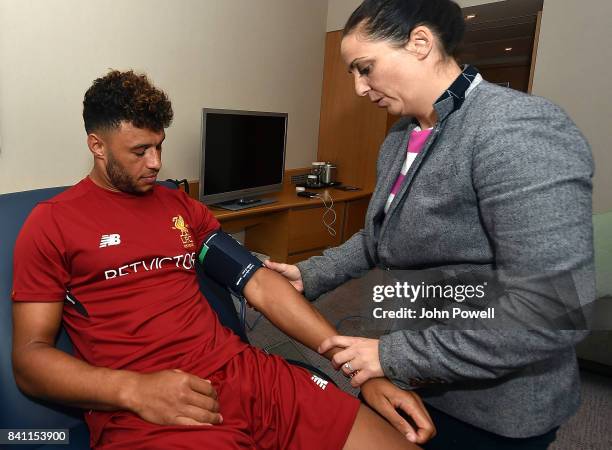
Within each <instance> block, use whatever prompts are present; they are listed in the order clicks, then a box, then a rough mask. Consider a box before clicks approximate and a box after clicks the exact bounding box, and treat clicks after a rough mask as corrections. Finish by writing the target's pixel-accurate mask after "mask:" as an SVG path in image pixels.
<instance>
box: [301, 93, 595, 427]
mask: <svg viewBox="0 0 612 450" xmlns="http://www.w3.org/2000/svg"><path fill="white" fill-rule="evenodd" d="M434 107H435V109H436V111H437V113H438V118H439V120H438V123H437V124H436V126H435V128H434V131H433V133H432V135H431V136H430V138H429V142H428V143H426V145H425V148H424V149H423V150H422V151H421V152H420V153H419V156H418V157H417V159H416V160H415V161H414V163H413V164H412V166H411V167H410V169H409V172H408V174H407V176H406V180H405V182H404V185H403V187H402V188H401V190H400V191H399V192H398V194H397V196H396V198H395V199H394V200H393V203H392V204H391V206H390V208H389V211H388V213H387V214H386V215H385V214H384V212H383V208H384V204H385V201H386V200H387V197H388V195H389V192H390V191H391V187H392V185H393V183H394V181H395V179H396V177H397V175H398V173H399V172H400V168H401V166H402V163H403V161H404V158H405V155H406V153H405V152H406V145H407V140H408V137H409V134H410V131H411V130H412V129H413V128H414V126H415V123H414V122H413V121H412V120H411V119H410V118H404V119H401V120H400V121H399V122H398V123H396V124H395V126H394V127H393V128H392V129H391V130H390V132H389V135H388V136H387V137H386V139H385V141H384V143H383V145H382V147H381V150H380V154H379V158H378V165H377V174H378V178H377V185H376V188H375V190H374V193H373V196H372V199H371V202H370V205H369V208H368V212H367V215H366V223H365V228H364V229H363V230H361V231H360V232H358V233H356V234H355V235H354V236H353V237H351V238H350V239H349V240H348V241H346V242H345V243H344V244H342V245H341V246H339V247H336V248H332V249H328V250H326V251H325V252H324V254H323V256H317V257H312V258H310V259H309V260H307V261H304V262H302V263H299V264H298V267H299V269H300V271H301V274H302V278H303V280H304V286H305V294H306V296H307V297H309V298H311V299H312V298H316V297H318V296H319V295H320V294H322V293H324V292H326V291H328V290H330V289H333V288H335V287H336V286H338V285H339V284H341V283H343V282H345V281H346V280H348V279H349V278H351V277H358V276H360V275H362V274H363V273H364V272H365V271H367V270H368V269H371V268H372V267H374V266H378V267H382V268H387V267H391V268H402V269H418V268H423V267H457V268H461V267H470V266H485V267H490V268H491V269H497V270H502V269H508V270H513V269H517V270H534V271H545V270H560V271H573V272H580V273H582V277H581V278H580V279H579V280H574V282H575V283H576V286H577V289H578V292H579V295H580V301H581V302H583V303H589V302H591V301H592V300H593V298H594V296H595V285H594V271H593V244H592V222H591V214H592V207H591V191H592V186H591V178H592V175H593V163H592V157H591V152H590V149H589V146H588V144H587V142H586V140H585V139H584V137H583V136H582V135H581V133H580V132H579V130H578V129H577V128H576V126H575V125H574V124H573V123H572V121H571V120H570V119H569V118H568V117H567V115H566V114H565V113H564V112H563V111H562V110H561V109H560V108H559V107H557V106H556V105H554V104H552V103H551V102H549V101H547V100H545V99H543V98H539V97H535V96H530V95H526V94H523V93H520V92H517V91H514V90H511V89H507V88H502V87H499V86H496V85H494V84H491V83H487V82H486V81H482V82H481V83H480V84H478V85H477V86H476V87H474V88H473V90H471V92H469V94H468V95H467V96H466V98H465V101H464V102H463V105H462V106H461V107H459V108H458V109H457V107H456V105H454V103H453V98H452V97H449V96H446V97H445V98H441V99H440V100H439V101H438V102H437V103H436V104H435V105H434ZM585 334H586V332H585V331H553V330H550V331H542V330H540V331H538V332H536V331H527V330H497V331H495V330H488V331H482V330H480V331H448V330H443V329H440V328H435V327H434V328H431V329H427V330H425V331H418V332H417V331H408V330H402V331H396V332H392V333H390V334H387V335H384V336H382V337H381V339H380V345H379V355H380V361H381V365H382V367H383V370H384V373H385V375H386V376H387V377H388V378H389V379H391V380H392V381H393V382H394V383H395V384H397V385H399V386H400V387H403V388H406V389H411V388H415V387H420V389H419V393H420V394H421V395H422V396H423V398H424V399H425V401H426V402H428V403H429V404H431V405H433V406H434V407H436V408H438V409H440V410H442V411H445V412H446V413H448V414H450V415H452V416H454V417H456V418H458V419H460V420H463V421H465V422H468V423H471V424H473V425H475V426H477V427H480V428H483V429H486V430H489V431H491V432H494V433H497V434H501V435H504V436H508V437H528V436H534V435H538V434H542V433H544V432H546V431H548V430H550V429H552V428H554V427H556V426H558V425H560V424H561V423H563V422H564V421H566V420H567V419H568V418H569V417H570V416H571V415H572V414H573V413H574V412H575V411H576V409H577V407H578V405H579V402H580V398H579V396H580V384H579V377H578V369H577V364H576V356H575V353H574V344H575V343H577V342H578V341H579V340H581V339H582V338H583V337H584V336H585Z"/></svg>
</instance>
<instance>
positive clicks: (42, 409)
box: [0, 183, 247, 450]
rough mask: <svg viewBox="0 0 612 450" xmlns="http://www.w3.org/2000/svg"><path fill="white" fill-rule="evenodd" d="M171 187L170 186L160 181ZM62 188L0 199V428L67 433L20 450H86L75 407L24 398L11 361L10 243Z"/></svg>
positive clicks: (219, 308)
mask: <svg viewBox="0 0 612 450" xmlns="http://www.w3.org/2000/svg"><path fill="white" fill-rule="evenodd" d="M164 184H166V185H167V186H168V187H175V186H174V185H172V184H171V183H164ZM64 189H66V188H65V187H57V188H48V189H38V190H33V191H26V192H17V193H12V194H4V195H0V217H2V219H1V221H0V239H1V240H2V243H3V244H2V246H0V399H2V407H1V409H0V429H3V428H4V429H6V428H8V429H33V428H41V429H49V428H63V429H69V430H70V445H69V446H67V445H57V446H55V445H44V446H38V445H31V446H27V445H20V447H19V448H21V449H24V450H25V449H35V448H41V449H43V448H44V449H45V450H51V449H55V448H57V449H63V450H66V449H87V448H89V432H88V430H87V426H86V425H85V422H84V421H83V419H82V415H83V412H82V411H81V410H78V409H72V408H67V407H62V406H59V405H54V404H49V403H46V402H44V401H40V400H36V399H32V398H30V397H28V396H26V395H24V394H23V393H22V392H21V391H20V390H19V389H18V388H17V386H16V384H15V381H14V378H13V368H12V362H11V346H12V329H13V326H12V314H11V309H12V301H11V299H10V292H11V287H12V276H13V248H14V245H15V240H16V238H17V235H18V233H19V230H20V229H21V226H22V225H23V223H24V221H25V219H26V218H27V216H28V214H29V213H30V211H31V210H32V209H33V208H34V206H35V205H36V204H37V203H38V202H40V201H43V200H47V199H49V198H51V197H53V196H55V195H57V194H59V193H60V192H62V191H63V190H64ZM199 275H200V288H201V290H202V292H203V294H204V296H205V297H206V299H207V300H208V301H209V303H210V304H211V306H212V307H213V309H215V311H216V312H217V314H218V316H219V319H220V320H221V323H223V325H225V326H226V327H229V328H231V329H232V330H234V332H235V333H236V334H238V335H239V336H240V337H241V338H242V339H243V340H244V341H245V342H247V337H246V335H245V334H244V330H243V329H242V327H241V326H240V321H239V320H238V315H237V313H236V310H235V308H234V306H233V304H232V302H231V298H230V297H229V293H228V292H227V291H226V290H225V289H224V288H223V287H222V286H220V285H219V284H217V283H215V282H214V281H212V280H210V279H207V278H206V277H205V275H204V274H203V273H199ZM57 347H58V348H60V349H61V350H63V351H65V352H67V353H72V344H71V342H70V340H69V338H68V335H67V334H66V332H65V331H64V330H62V331H61V333H60V336H59V338H58V341H57Z"/></svg>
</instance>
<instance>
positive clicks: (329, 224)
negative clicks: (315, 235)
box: [317, 191, 338, 237]
mask: <svg viewBox="0 0 612 450" xmlns="http://www.w3.org/2000/svg"><path fill="white" fill-rule="evenodd" d="M317 197H318V198H320V199H321V200H323V205H324V206H325V212H324V213H323V218H322V220H323V225H325V228H327V232H328V233H329V234H330V236H332V237H335V236H336V234H337V233H336V230H335V229H334V224H335V223H336V220H337V218H338V216H337V215H336V211H335V210H334V199H333V197H332V196H331V194H330V193H329V192H327V191H325V195H321V194H317ZM326 197H327V198H326ZM328 199H329V204H328ZM328 215H330V216H331V220H329V219H326V218H327V216H328Z"/></svg>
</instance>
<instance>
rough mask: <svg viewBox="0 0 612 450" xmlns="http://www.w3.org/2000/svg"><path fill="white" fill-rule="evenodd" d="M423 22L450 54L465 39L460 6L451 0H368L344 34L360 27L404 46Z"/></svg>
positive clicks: (349, 23) (375, 38)
mask: <svg viewBox="0 0 612 450" xmlns="http://www.w3.org/2000/svg"><path fill="white" fill-rule="evenodd" d="M420 25H425V26H427V27H429V28H430V29H431V30H432V32H433V33H435V34H436V35H437V37H438V38H439V39H440V42H441V43H442V45H443V47H444V51H445V52H446V54H447V55H449V56H453V55H454V54H455V51H456V50H457V46H458V45H459V44H460V43H461V40H462V39H463V33H464V31H465V21H464V20H463V13H462V12H461V8H460V7H459V5H457V4H456V3H455V2H453V1H451V0H365V1H364V2H363V3H362V4H361V5H359V7H357V9H356V10H355V11H353V14H351V17H349V19H348V21H347V22H346V25H345V26H344V36H346V35H348V34H350V33H351V32H352V31H354V30H355V28H357V27H358V26H359V27H360V31H361V32H363V33H364V34H365V35H366V36H367V37H368V38H370V39H372V40H389V41H391V42H392V43H393V44H395V45H399V46H401V45H404V44H405V43H406V42H408V39H410V33H411V32H412V30H413V29H415V28H416V27H418V26H420Z"/></svg>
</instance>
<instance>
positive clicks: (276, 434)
mask: <svg viewBox="0 0 612 450" xmlns="http://www.w3.org/2000/svg"><path fill="white" fill-rule="evenodd" d="M208 379H210V381H211V382H212V384H213V386H214V387H215V389H216V390H217V393H218V396H219V397H218V399H219V405H220V410H221V411H220V412H221V414H222V415H223V423H222V424H221V425H214V426H212V427H210V426H202V427H187V426H160V425H154V424H151V423H149V422H146V421H144V420H142V419H140V418H139V417H137V416H135V415H133V414H130V413H123V412H122V413H119V414H115V415H114V416H113V417H112V418H111V419H110V420H109V421H108V422H107V423H106V426H105V427H104V431H103V432H102V436H101V438H100V440H99V442H98V446H96V448H98V449H105V450H106V449H122V450H123V449H128V448H129V449H130V450H131V449H164V450H167V449H238V448H240V449H244V448H252V449H255V448H257V449H313V448H316V449H321V450H324V449H330V450H331V449H334V450H337V449H341V448H342V447H343V446H344V443H345V442H346V439H347V437H348V435H349V432H350V431H351V428H352V426H353V422H354V421H355V417H356V416H357V411H358V409H359V401H358V400H357V399H356V398H354V397H352V396H350V395H348V394H346V393H345V392H342V391H341V390H340V389H338V388H336V387H335V386H334V385H332V384H331V383H327V382H325V381H324V380H321V379H319V378H317V377H313V375H311V374H310V372H308V371H306V370H304V369H302V368H300V367H296V366H292V365H290V364H288V363H287V362H286V361H285V360H283V359H282V358H279V357H277V356H272V355H267V354H265V353H263V352H262V351H260V350H258V349H256V348H254V347H248V348H247V349H246V350H244V351H243V352H241V353H239V354H238V355H236V356H234V357H233V358H232V359H231V360H230V361H229V362H228V363H227V364H226V365H225V366H224V367H223V368H222V369H221V370H219V371H217V372H215V373H214V374H213V375H211V376H209V377H208Z"/></svg>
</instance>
